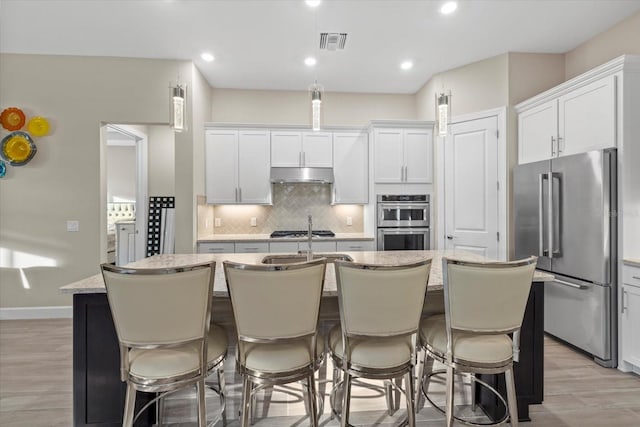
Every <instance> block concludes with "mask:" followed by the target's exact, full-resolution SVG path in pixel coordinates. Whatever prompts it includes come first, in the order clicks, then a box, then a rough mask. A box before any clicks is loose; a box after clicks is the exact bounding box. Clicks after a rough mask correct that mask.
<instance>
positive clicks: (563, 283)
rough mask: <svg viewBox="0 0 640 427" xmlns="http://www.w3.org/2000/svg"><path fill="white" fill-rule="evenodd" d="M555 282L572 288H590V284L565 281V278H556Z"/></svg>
mask: <svg viewBox="0 0 640 427" xmlns="http://www.w3.org/2000/svg"><path fill="white" fill-rule="evenodd" d="M553 283H558V284H560V285H564V286H568V287H570V288H575V289H587V288H588V286H585V285H578V284H576V283H571V282H565V281H564V280H560V279H554V280H553Z"/></svg>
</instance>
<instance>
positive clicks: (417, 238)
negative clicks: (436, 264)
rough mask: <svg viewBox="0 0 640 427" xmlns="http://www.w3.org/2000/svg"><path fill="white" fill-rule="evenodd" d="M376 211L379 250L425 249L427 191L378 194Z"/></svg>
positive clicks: (426, 237)
mask: <svg viewBox="0 0 640 427" xmlns="http://www.w3.org/2000/svg"><path fill="white" fill-rule="evenodd" d="M377 211H378V212H377V231H378V232H377V242H378V250H379V251H407V250H428V249H429V195H428V194H412V195H391V194H380V195H378V197H377Z"/></svg>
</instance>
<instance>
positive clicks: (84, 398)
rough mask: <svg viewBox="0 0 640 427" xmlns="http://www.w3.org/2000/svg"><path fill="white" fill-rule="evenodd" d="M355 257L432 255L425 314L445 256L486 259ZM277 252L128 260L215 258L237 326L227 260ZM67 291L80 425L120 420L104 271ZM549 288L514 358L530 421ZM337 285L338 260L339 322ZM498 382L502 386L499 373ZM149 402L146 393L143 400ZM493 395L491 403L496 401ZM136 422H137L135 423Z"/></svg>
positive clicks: (227, 319) (332, 289) (218, 317)
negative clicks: (225, 265) (70, 301)
mask: <svg viewBox="0 0 640 427" xmlns="http://www.w3.org/2000/svg"><path fill="white" fill-rule="evenodd" d="M341 253H344V254H346V255H348V256H350V257H351V258H352V259H353V261H354V262H359V263H371V264H389V265H397V264H406V263H411V262H415V261H419V260H423V259H425V258H429V259H432V267H431V274H430V276H429V284H428V288H427V289H428V292H429V293H428V295H427V299H426V304H425V309H424V311H423V314H424V315H431V314H435V313H438V312H443V310H444V305H443V298H442V294H443V292H442V290H443V281H442V261H441V260H442V257H448V258H455V259H461V260H468V261H484V260H487V259H486V258H484V257H482V256H479V255H476V254H472V253H469V252H464V251H456V250H442V251H437V250H432V251H387V252H341ZM270 255H271V256H272V255H274V254H267V253H263V254H260V253H253V254H175V255H156V256H153V257H150V258H145V259H143V260H140V261H137V262H134V263H131V264H128V266H131V267H137V268H171V267H177V266H185V265H191V264H196V263H201V262H211V261H216V272H215V280H214V301H213V304H214V305H213V310H212V318H213V321H215V322H216V323H219V324H223V325H227V326H230V327H233V314H232V312H231V305H230V303H229V295H228V292H227V287H226V283H225V277H224V269H223V268H222V262H223V261H227V260H228V261H234V262H240V263H249V264H257V263H260V262H262V260H263V258H264V257H267V256H270ZM552 279H553V276H551V275H549V274H547V273H542V272H536V274H535V275H534V278H533V282H534V284H535V283H540V284H541V283H542V282H545V281H548V280H552ZM61 291H62V292H64V293H71V294H73V347H74V348H73V372H74V373H73V376H74V377H73V395H74V397H73V399H74V425H75V426H115V425H121V423H122V413H123V407H124V397H125V393H124V391H125V384H124V383H122V382H121V381H120V365H119V363H120V356H119V348H118V340H117V337H116V333H115V329H114V327H113V321H112V319H111V311H110V309H109V304H108V301H107V298H106V290H105V287H104V282H103V280H102V276H101V275H100V274H97V275H94V276H91V277H89V278H86V279H83V280H80V281H77V282H74V283H71V284H69V285H66V286H63V287H62V288H61ZM543 292H544V286H532V289H531V294H530V297H529V301H528V303H527V309H526V312H525V319H524V321H523V326H522V333H521V342H520V362H519V363H516V364H515V365H514V366H515V376H516V390H517V397H518V410H519V416H520V419H521V420H528V419H529V404H533V403H541V402H542V378H543V359H542V358H543V347H542V346H543V341H542V340H543V334H544V331H543V329H544V323H543V318H542V316H543V312H544V310H543V305H542V304H543ZM338 319H339V315H338V309H337V286H336V278H335V271H334V266H333V264H331V263H329V264H327V271H326V275H325V283H324V291H323V301H322V306H321V320H322V321H325V322H332V321H338ZM496 380H497V384H496V385H497V386H498V388H500V384H499V383H500V379H498V378H497V379H496ZM140 400H141V403H144V399H140ZM490 400H491V401H490ZM482 403H485V406H484V407H485V410H486V411H487V412H488V413H489V415H490V416H492V417H493V418H498V417H500V416H501V411H502V408H500V405H499V404H498V402H497V401H495V402H494V401H492V399H491V396H487V397H486V401H483V402H482ZM147 412H148V417H146V418H144V419H141V420H139V421H140V422H141V423H140V425H149V424H151V423H153V421H154V420H153V414H152V412H153V411H147ZM136 425H138V424H136Z"/></svg>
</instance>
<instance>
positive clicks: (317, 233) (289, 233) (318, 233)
mask: <svg viewBox="0 0 640 427" xmlns="http://www.w3.org/2000/svg"><path fill="white" fill-rule="evenodd" d="M307 233H308V232H307V230H276V231H274V232H273V233H271V237H307ZM335 235H336V234H335V233H334V232H333V231H330V230H312V231H311V236H313V237H334V236H335Z"/></svg>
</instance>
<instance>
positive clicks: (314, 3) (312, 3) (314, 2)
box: [304, 0, 321, 7]
mask: <svg viewBox="0 0 640 427" xmlns="http://www.w3.org/2000/svg"><path fill="white" fill-rule="evenodd" d="M320 1H321V0H304V2H305V3H306V4H307V6H309V7H318V6H319V5H320Z"/></svg>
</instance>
